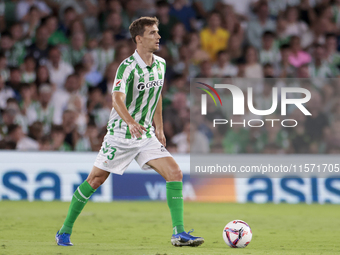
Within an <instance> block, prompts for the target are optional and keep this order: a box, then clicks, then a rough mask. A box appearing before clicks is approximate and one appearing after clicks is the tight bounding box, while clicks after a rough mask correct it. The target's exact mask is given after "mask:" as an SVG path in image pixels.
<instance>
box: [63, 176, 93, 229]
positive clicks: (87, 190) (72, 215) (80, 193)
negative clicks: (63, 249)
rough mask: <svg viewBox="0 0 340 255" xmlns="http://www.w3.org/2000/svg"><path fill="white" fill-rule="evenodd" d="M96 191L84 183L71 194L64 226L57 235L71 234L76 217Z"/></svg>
mask: <svg viewBox="0 0 340 255" xmlns="http://www.w3.org/2000/svg"><path fill="white" fill-rule="evenodd" d="M95 191H96V190H95V189H94V188H92V187H91V185H90V184H89V183H88V182H87V181H84V182H83V183H82V184H81V185H80V186H79V187H78V188H77V189H76V191H75V192H74V193H73V197H72V201H71V204H70V207H69V209H68V213H67V216H66V219H65V221H64V225H63V226H62V227H61V229H60V230H59V234H63V233H67V234H72V228H73V224H74V222H75V221H76V219H77V217H78V216H79V214H80V213H81V211H82V210H83V208H84V206H85V205H86V203H87V201H88V200H89V198H90V197H91V195H92V194H93V192H95Z"/></svg>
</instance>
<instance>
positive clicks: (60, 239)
mask: <svg viewBox="0 0 340 255" xmlns="http://www.w3.org/2000/svg"><path fill="white" fill-rule="evenodd" d="M70 236H71V235H70V234H66V233H63V234H61V235H59V231H58V232H57V234H56V235H55V240H56V242H57V244H58V245H61V246H73V243H71V241H70Z"/></svg>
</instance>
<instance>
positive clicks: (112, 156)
mask: <svg viewBox="0 0 340 255" xmlns="http://www.w3.org/2000/svg"><path fill="white" fill-rule="evenodd" d="M109 149H111V150H112V151H111V152H110V155H108V156H107V159H108V160H112V159H113V158H114V157H115V153H116V151H117V149H116V148H115V147H111V146H110V144H107V143H106V142H105V148H103V153H104V154H106V153H108V152H109Z"/></svg>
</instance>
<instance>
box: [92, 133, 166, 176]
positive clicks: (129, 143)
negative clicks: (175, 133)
mask: <svg viewBox="0 0 340 255" xmlns="http://www.w3.org/2000/svg"><path fill="white" fill-rule="evenodd" d="M164 157H172V156H171V154H170V153H169V152H168V151H167V149H165V147H164V146H163V145H162V144H161V143H160V142H159V141H158V139H157V138H156V137H152V138H146V139H140V140H137V139H124V138H118V137H114V136H112V135H108V134H107V135H105V137H104V140H103V143H102V147H101V148H100V151H99V153H98V156H97V158H96V161H95V162H94V165H95V166H96V167H98V168H100V169H102V170H105V171H108V172H111V173H115V174H120V175H122V174H123V173H124V171H125V170H126V168H127V167H128V166H129V164H130V163H131V162H132V160H133V159H135V160H136V161H137V163H138V164H139V166H140V167H141V168H142V169H143V170H149V169H152V168H151V167H150V166H149V165H147V164H146V163H147V162H149V161H150V160H152V159H157V158H164Z"/></svg>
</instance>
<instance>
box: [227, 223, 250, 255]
mask: <svg viewBox="0 0 340 255" xmlns="http://www.w3.org/2000/svg"><path fill="white" fill-rule="evenodd" d="M222 235H223V239H224V241H225V243H226V244H228V245H229V246H230V247H231V248H245V247H247V245H248V244H249V243H250V241H251V238H252V236H253V234H252V232H251V229H250V227H249V225H248V224H247V223H246V222H244V221H242V220H233V221H231V222H229V223H228V224H227V225H226V226H225V227H224V229H223V233H222Z"/></svg>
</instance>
